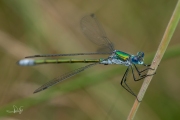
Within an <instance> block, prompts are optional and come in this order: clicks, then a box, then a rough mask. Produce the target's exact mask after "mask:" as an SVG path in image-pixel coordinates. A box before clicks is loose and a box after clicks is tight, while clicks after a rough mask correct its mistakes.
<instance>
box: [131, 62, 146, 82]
mask: <svg viewBox="0 0 180 120" xmlns="http://www.w3.org/2000/svg"><path fill="white" fill-rule="evenodd" d="M130 67H131V72H132V74H133V79H134V81H139V80H142V79H143V78H145V77H147V76H149V75H142V76H141V73H140V72H139V71H138V69H137V68H136V67H135V68H136V71H137V72H138V74H139V76H140V78H138V79H136V77H135V75H134V70H133V67H132V65H131V66H130Z"/></svg>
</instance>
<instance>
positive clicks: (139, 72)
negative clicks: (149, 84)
mask: <svg viewBox="0 0 180 120" xmlns="http://www.w3.org/2000/svg"><path fill="white" fill-rule="evenodd" d="M133 65H134V67H135V69H136V71H137V72H138V74H139V76H140V77H143V76H146V77H147V76H151V75H154V74H156V73H153V74H150V75H142V76H141V73H142V72H144V71H146V70H154V69H153V68H149V67H148V68H146V69H144V70H142V71H139V70H138V68H137V66H136V65H135V64H133ZM144 66H150V65H145V64H144ZM131 68H132V66H131Z"/></svg>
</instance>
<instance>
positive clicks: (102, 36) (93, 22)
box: [80, 14, 114, 53]
mask: <svg viewBox="0 0 180 120" xmlns="http://www.w3.org/2000/svg"><path fill="white" fill-rule="evenodd" d="M80 24H81V29H82V31H83V33H84V34H85V35H86V36H87V38H88V39H89V40H91V41H92V42H93V43H95V44H97V45H100V46H101V47H105V48H108V49H109V52H111V53H112V51H114V47H113V44H112V42H111V41H110V40H109V39H108V38H107V36H106V33H105V32H104V29H103V28H102V26H101V25H100V24H99V22H98V20H97V19H96V16H95V15H94V14H90V15H87V16H85V17H83V18H82V19H81V23H80Z"/></svg>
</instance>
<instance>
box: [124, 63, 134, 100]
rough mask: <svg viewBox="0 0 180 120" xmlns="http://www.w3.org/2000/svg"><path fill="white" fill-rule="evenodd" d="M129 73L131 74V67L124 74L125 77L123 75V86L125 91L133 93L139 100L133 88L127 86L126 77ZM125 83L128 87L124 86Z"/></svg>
mask: <svg viewBox="0 0 180 120" xmlns="http://www.w3.org/2000/svg"><path fill="white" fill-rule="evenodd" d="M128 72H129V66H128V68H127V69H126V72H125V73H124V75H123V78H122V80H121V86H122V87H123V88H124V89H126V90H127V91H128V92H129V93H131V94H132V95H133V96H135V97H136V98H137V95H136V94H135V93H134V92H133V91H132V90H131V88H130V87H129V86H128V85H127V83H126V77H127V74H128ZM123 83H124V84H125V85H126V87H127V88H126V87H125V86H124V85H123Z"/></svg>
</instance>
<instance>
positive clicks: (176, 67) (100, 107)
mask: <svg viewBox="0 0 180 120" xmlns="http://www.w3.org/2000/svg"><path fill="white" fill-rule="evenodd" d="M176 2H177V0H171V1H170V0H158V1H157V0H143V1H133V0H130V1H126V0H112V1H109V0H91V1H88V0H51V1H50V0H26V1H25V0H16V1H15V0H0V119H1V120H9V119H12V120H60V119H61V120H125V119H126V118H127V116H128V114H129V111H130V110H131V107H132V105H133V102H134V100H135V97H134V96H132V95H131V94H129V93H128V92H127V91H126V90H125V89H123V88H122V87H121V86H120V84H119V83H120V81H121V78H122V76H123V74H124V72H125V70H126V67H124V66H120V65H111V66H104V65H98V66H95V67H92V68H90V69H88V70H86V71H84V72H82V73H80V74H78V75H76V76H74V77H72V78H70V79H67V80H66V81H63V82H62V83H60V84H58V85H56V86H54V87H52V88H49V89H47V90H45V91H43V92H40V93H37V94H33V91H34V90H35V89H37V88H38V87H40V86H41V85H42V84H44V83H46V82H47V81H49V80H51V79H53V78H54V77H58V76H60V75H61V74H63V73H66V72H68V71H71V70H74V69H76V68H78V67H81V66H84V65H86V64H63V65H62V64H60V65H58V64H54V65H39V66H33V67H21V66H18V65H17V64H16V62H17V61H18V60H20V59H22V58H24V57H25V56H29V55H34V54H57V53H64V54H65V53H78V52H85V53H86V52H96V50H97V49H98V46H96V45H94V44H93V43H91V42H90V41H89V40H88V39H87V38H86V37H85V36H84V35H83V33H82V31H81V29H80V20H81V18H82V17H83V16H85V15H87V14H89V13H95V14H96V16H97V18H98V20H99V22H100V23H101V25H102V26H103V28H104V29H105V31H106V33H107V36H108V38H109V39H110V40H111V41H112V42H113V43H114V46H115V48H116V49H118V50H122V51H126V52H128V53H131V54H136V53H137V52H138V51H144V52H145V62H146V63H150V62H151V61H152V59H153V56H154V54H155V52H156V50H157V48H158V45H159V43H160V41H161V38H162V36H163V33H164V31H165V29H166V26H167V24H168V22H169V19H170V17H171V15H172V12H173V10H174V8H175V6H176ZM179 32H180V26H179V25H178V26H177V29H176V31H175V34H174V35H173V38H172V40H171V43H170V45H169V46H168V49H167V51H166V53H165V56H164V57H163V59H162V61H161V63H160V65H159V67H158V69H157V74H156V75H155V76H154V77H153V80H152V82H151V84H150V86H149V88H148V90H147V92H146V94H145V97H144V99H143V102H142V103H141V105H140V108H139V110H138V112H137V115H136V117H135V120H144V119H146V120H178V119H180V114H179V113H180V94H179V91H180V74H179V72H180V63H179V61H180V57H179V56H180V42H179V39H180V35H179ZM84 57H85V58H99V57H107V56H98V57H97V56H78V57H76V58H84ZM65 58H67V57H65ZM142 82H143V81H140V82H134V81H133V79H132V77H129V79H128V83H129V84H130V86H131V87H132V88H133V90H134V91H135V92H136V93H138V90H139V89H140V87H141V84H142ZM13 105H16V106H17V107H20V106H23V112H22V113H21V114H18V113H8V112H7V111H6V110H13Z"/></svg>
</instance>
